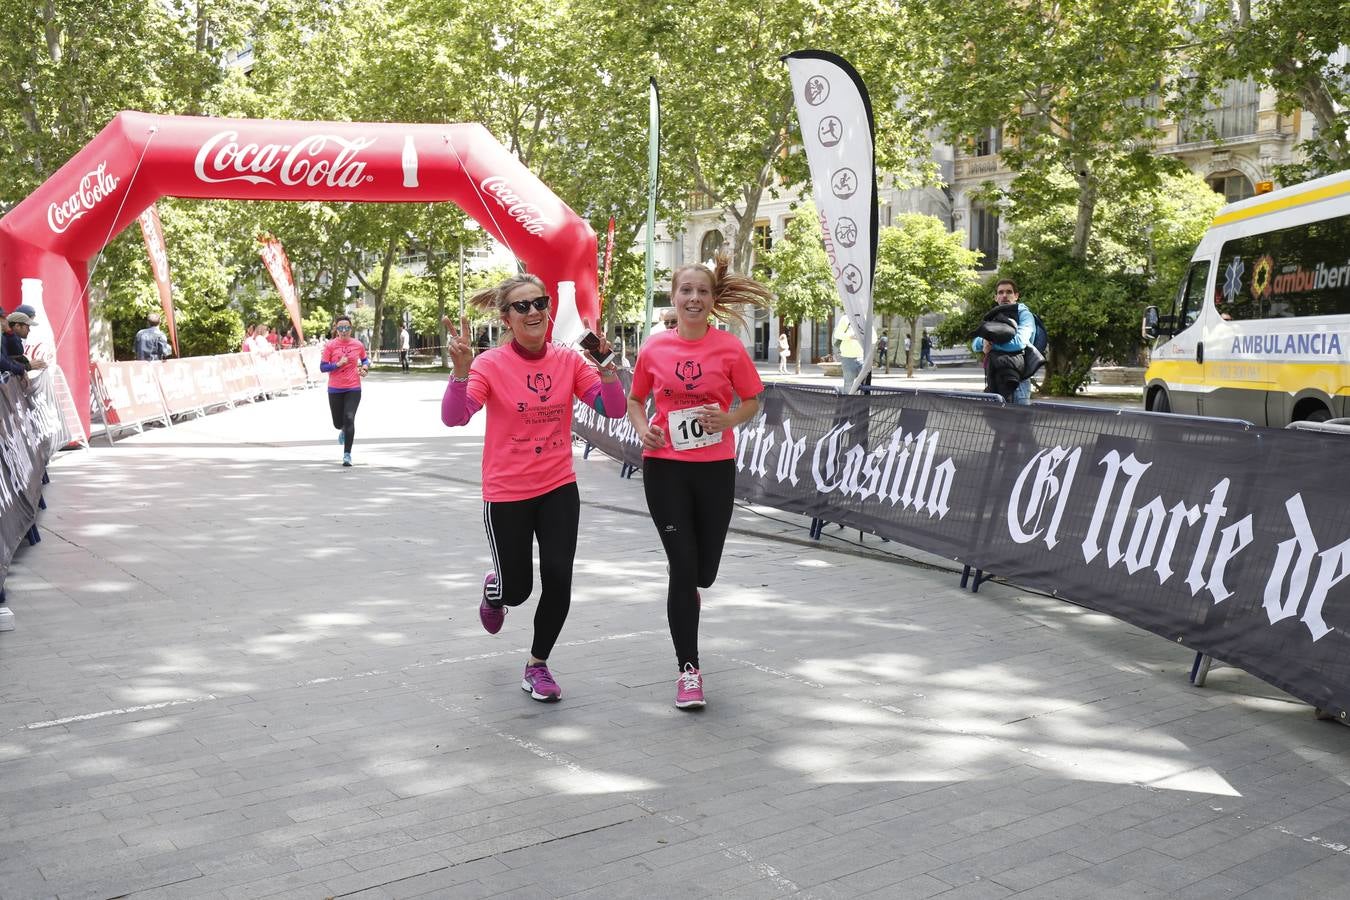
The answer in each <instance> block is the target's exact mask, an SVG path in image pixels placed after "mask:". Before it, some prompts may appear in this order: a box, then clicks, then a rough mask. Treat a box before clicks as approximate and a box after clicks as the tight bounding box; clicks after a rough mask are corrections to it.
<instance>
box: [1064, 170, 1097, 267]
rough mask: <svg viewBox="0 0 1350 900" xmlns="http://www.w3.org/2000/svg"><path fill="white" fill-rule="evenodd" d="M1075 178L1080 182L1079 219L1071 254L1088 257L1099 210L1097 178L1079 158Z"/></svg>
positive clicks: (1074, 256) (1075, 224)
mask: <svg viewBox="0 0 1350 900" xmlns="http://www.w3.org/2000/svg"><path fill="white" fill-rule="evenodd" d="M1074 170H1075V171H1074V180H1075V181H1077V182H1078V220H1077V221H1076V222H1075V223H1074V226H1073V249H1072V250H1071V251H1070V254H1069V255H1070V256H1072V257H1073V258H1074V259H1076V260H1080V261H1081V260H1085V259H1087V247H1088V238H1090V237H1092V217H1093V215H1094V214H1095V213H1096V210H1097V179H1096V177H1095V176H1094V175H1093V174H1092V172H1091V171H1090V170H1089V169H1088V167H1087V164H1086V163H1084V162H1083V161H1081V160H1079V161H1077V162H1076V163H1075V165H1074Z"/></svg>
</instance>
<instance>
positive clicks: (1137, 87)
mask: <svg viewBox="0 0 1350 900" xmlns="http://www.w3.org/2000/svg"><path fill="white" fill-rule="evenodd" d="M927 9H928V11H929V15H928V17H927V18H925V19H924V20H923V22H924V27H923V28H921V29H919V30H916V31H915V32H913V33H912V34H910V35H908V36H907V42H906V43H903V44H897V45H896V47H895V50H896V52H898V53H908V54H910V55H912V56H913V57H914V58H915V59H916V60H917V63H918V65H919V67H920V69H921V71H922V77H920V78H917V79H915V83H916V90H917V92H918V93H917V99H918V101H919V102H920V103H921V105H922V108H925V109H928V110H930V111H931V120H932V122H933V123H934V124H935V125H936V126H937V127H939V128H940V129H941V130H942V131H943V132H945V133H946V134H947V135H948V137H950V138H951V139H952V140H953V141H954V142H961V141H965V140H967V139H968V138H969V136H970V135H973V134H975V133H977V132H978V131H980V130H981V129H984V128H988V127H990V126H999V125H1001V126H1002V129H1003V149H1002V151H1001V156H1002V159H1003V161H1004V163H1006V164H1007V165H1008V166H1009V167H1010V168H1011V169H1012V170H1013V171H1014V172H1015V173H1016V174H1015V176H1014V178H1013V180H1012V183H1011V185H1010V187H1009V189H1008V195H1009V197H1010V199H1011V200H1012V202H1013V204H1014V206H1015V207H1018V208H1026V209H1029V210H1032V211H1035V210H1041V209H1045V208H1049V207H1057V206H1060V205H1061V204H1062V203H1064V202H1066V201H1070V202H1073V203H1074V204H1075V215H1074V220H1073V231H1072V234H1073V240H1072V241H1071V243H1070V246H1069V254H1070V256H1071V257H1072V258H1073V259H1075V260H1079V261H1082V260H1085V259H1087V255H1088V244H1089V241H1090V239H1091V237H1092V229H1093V224H1094V221H1095V218H1096V211H1097V205H1098V201H1099V199H1100V196H1101V192H1102V190H1103V187H1104V186H1109V185H1113V184H1119V183H1127V184H1130V185H1134V186H1138V187H1151V186H1153V185H1156V184H1157V182H1158V179H1159V177H1160V176H1161V175H1162V174H1163V173H1164V172H1168V171H1175V170H1177V169H1179V168H1180V163H1178V162H1177V161H1176V160H1174V159H1172V158H1170V157H1161V156H1157V155H1155V154H1154V153H1153V152H1152V144H1153V142H1154V140H1155V139H1156V138H1157V136H1158V135H1159V134H1160V132H1159V130H1158V128H1157V126H1156V119H1157V118H1158V117H1159V116H1160V115H1165V116H1171V117H1173V118H1175V117H1178V116H1180V115H1181V114H1183V113H1184V112H1185V111H1186V110H1187V109H1188V108H1191V107H1188V106H1187V103H1188V102H1189V103H1190V104H1191V105H1192V106H1193V105H1194V104H1195V103H1196V102H1197V101H1196V100H1195V98H1194V97H1190V98H1189V100H1187V98H1186V97H1184V96H1183V95H1181V94H1178V93H1177V92H1176V91H1175V90H1174V89H1175V86H1176V84H1177V82H1178V81H1179V80H1180V79H1181V77H1182V68H1181V67H1182V59H1181V56H1180V54H1179V53H1176V52H1174V48H1175V47H1177V46H1178V45H1180V44H1182V43H1183V42H1184V40H1185V37H1186V35H1187V34H1188V27H1189V24H1190V23H1189V21H1188V19H1187V9H1188V7H1186V6H1185V5H1183V4H1164V3H1158V2H1157V0H1084V2H1081V3H1076V4H1072V5H1069V6H1063V5H1058V4H1040V3H1025V2H1022V0H989V2H981V3H969V2H966V0H932V2H930V3H928V4H927ZM1130 98H1135V99H1130Z"/></svg>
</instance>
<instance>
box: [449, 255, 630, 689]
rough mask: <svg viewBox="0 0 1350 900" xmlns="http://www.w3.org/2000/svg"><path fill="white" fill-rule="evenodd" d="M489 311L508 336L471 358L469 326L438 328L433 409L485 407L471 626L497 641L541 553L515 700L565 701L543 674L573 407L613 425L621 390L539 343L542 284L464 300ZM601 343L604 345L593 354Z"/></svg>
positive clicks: (569, 485) (562, 549)
mask: <svg viewBox="0 0 1350 900" xmlns="http://www.w3.org/2000/svg"><path fill="white" fill-rule="evenodd" d="M470 302H471V303H473V304H474V305H475V306H478V307H480V308H482V309H492V310H496V311H497V312H498V314H499V315H500V316H501V317H502V322H503V323H505V325H506V327H507V328H508V329H509V330H510V333H511V340H510V342H509V343H507V344H505V345H503V346H500V347H494V348H492V349H490V350H485V351H484V352H483V353H481V354H479V356H478V358H477V359H475V358H474V352H473V344H472V340H473V334H472V332H471V331H470V330H469V322H468V320H467V319H463V318H461V319H460V324H459V330H458V331H456V330H455V328H454V325H453V323H452V322H451V321H450V319H449V318H448V317H447V318H445V319H442V320H441V321H442V324H444V325H445V329H446V332H447V333H448V335H449V348H448V349H449V351H450V358H451V359H452V360H453V363H454V373H453V374H452V375H451V377H450V383H449V384H448V385H447V386H446V389H445V397H444V398H443V399H442V401H441V421H442V422H444V423H445V424H446V425H448V426H451V427H454V426H456V425H463V424H465V423H466V422H468V421H469V418H470V417H471V416H472V415H473V414H474V413H475V412H477V411H478V410H479V409H481V408H483V407H486V408H487V411H488V413H487V432H486V434H485V435H484V438H483V524H484V525H485V526H486V528H487V536H488V548H489V549H490V550H491V551H492V570H491V571H489V572H488V573H487V575H485V576H484V577H483V596H482V599H481V600H480V601H479V604H478V618H479V620H480V621H481V622H482V623H483V627H484V628H485V629H486V630H487V632H488V633H489V634H496V633H497V632H498V631H500V630H501V627H502V623H503V622H504V621H505V619H506V609H507V607H511V606H519V605H520V604H522V603H524V602H525V601H526V600H528V599H529V597H530V592H531V591H532V590H533V588H534V585H533V578H534V566H533V559H532V555H533V554H532V548H533V545H534V543H535V541H536V540H537V541H538V543H539V586H540V593H539V603H538V605H537V606H536V607H535V612H534V640H533V642H532V643H531V645H530V658H529V660H528V661H527V662H526V664H525V675H524V677H523V678H522V680H521V683H520V687H521V690H524V691H529V692H530V696H531V697H533V698H534V699H536V700H543V701H551V700H559V699H561V698H562V688H560V687H558V683H557V682H556V681H555V680H554V679H553V675H552V673H551V672H549V669H548V657H549V653H550V652H552V650H553V645H554V644H555V643H556V642H557V640H558V635H559V634H560V633H561V632H562V627H563V623H564V622H565V621H566V620H567V612H568V609H569V608H570V607H571V603H572V561H573V558H574V557H575V556H576V552H577V527H578V523H579V521H580V517H581V498H580V496H579V495H578V493H577V477H576V473H575V472H574V471H573V469H572V398H573V397H575V398H577V399H579V400H581V402H583V403H585V404H586V405H588V406H592V407H594V408H595V409H596V410H597V411H598V412H599V413H600V414H601V415H604V416H607V417H609V418H611V419H618V418H620V417H622V416H623V414H624V407H625V401H624V396H623V387H622V386H621V385H620V384H619V378H618V375H616V374H615V372H614V367H613V366H612V365H611V366H610V367H609V368H607V369H606V370H604V371H603V372H599V373H597V372H596V370H595V367H594V366H593V365H592V364H590V363H588V362H587V360H586V359H585V358H584V357H582V355H581V354H580V353H578V352H577V351H575V350H573V349H571V348H570V347H565V346H562V345H560V344H552V343H549V342H548V340H547V337H548V328H549V319H550V317H549V306H550V301H549V297H548V294H547V292H546V291H545V289H544V283H543V282H542V281H540V280H539V279H538V278H537V277H535V276H534V275H528V274H521V275H515V276H512V277H511V278H508V279H506V281H503V282H502V283H501V284H499V285H497V286H496V287H493V288H489V289H487V290H485V291H481V292H479V293H478V294H476V295H474V297H473V298H471V300H470ZM607 349H608V344H607V343H605V342H604V340H603V339H601V348H600V352H602V353H603V352H605V351H606V350H607Z"/></svg>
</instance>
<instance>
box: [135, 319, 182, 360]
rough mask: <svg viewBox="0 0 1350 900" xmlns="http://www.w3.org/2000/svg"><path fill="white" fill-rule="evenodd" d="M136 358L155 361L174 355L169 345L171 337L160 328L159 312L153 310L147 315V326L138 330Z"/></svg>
mask: <svg viewBox="0 0 1350 900" xmlns="http://www.w3.org/2000/svg"><path fill="white" fill-rule="evenodd" d="M135 349H136V358H137V359H141V360H147V361H150V362H154V361H155V360H159V359H166V358H168V357H170V356H172V355H173V350H172V348H170V347H169V338H168V336H166V335H165V334H164V332H163V331H161V330H160V327H159V313H157V312H152V313H150V314H149V315H147V316H146V317H145V327H144V328H142V329H141V330H140V331H138V332H136V340H135Z"/></svg>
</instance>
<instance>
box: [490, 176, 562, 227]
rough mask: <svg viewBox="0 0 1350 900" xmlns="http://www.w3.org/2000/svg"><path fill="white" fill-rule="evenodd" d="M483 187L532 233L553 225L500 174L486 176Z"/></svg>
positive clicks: (499, 204) (541, 211) (507, 212)
mask: <svg viewBox="0 0 1350 900" xmlns="http://www.w3.org/2000/svg"><path fill="white" fill-rule="evenodd" d="M481 186H482V188H483V190H484V191H486V192H487V193H488V194H490V195H491V196H493V197H495V198H496V200H497V205H498V206H500V207H501V208H502V209H504V210H506V214H507V215H509V216H510V217H511V218H513V219H515V220H516V221H517V222H519V223H520V225H521V227H522V228H524V229H525V230H526V231H528V232H529V233H530V234H543V233H544V226H546V225H552V224H553V223H552V222H550V221H549V220H548V219H546V218H545V217H544V212H543V210H541V209H540V208H539V207H538V206H535V205H534V204H533V203H528V202H526V201H525V200H522V199H521V198H520V195H519V194H517V193H516V192H515V191H514V190H512V188H511V185H510V183H509V182H507V180H506V179H505V178H503V177H502V176H500V175H493V176H491V177H489V178H484V179H483V181H482V185H481Z"/></svg>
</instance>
